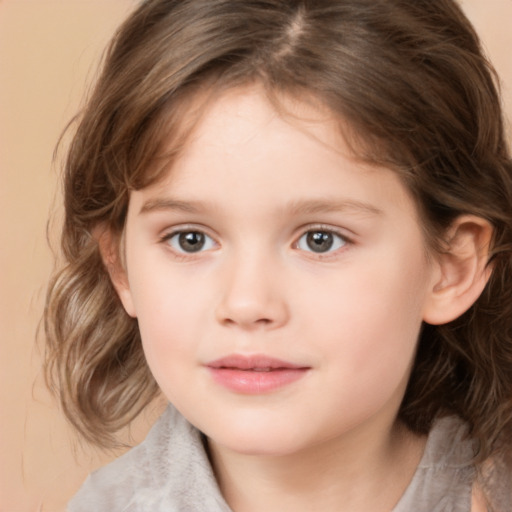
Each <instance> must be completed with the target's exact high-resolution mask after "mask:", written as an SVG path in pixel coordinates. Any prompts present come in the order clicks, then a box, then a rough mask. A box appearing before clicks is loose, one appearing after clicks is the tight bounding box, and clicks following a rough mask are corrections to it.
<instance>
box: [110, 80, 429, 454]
mask: <svg viewBox="0 0 512 512" xmlns="http://www.w3.org/2000/svg"><path fill="white" fill-rule="evenodd" d="M287 107H288V108H289V109H290V110H291V111H292V112H293V113H295V114H297V115H298V117H300V118H301V120H300V121H299V120H295V119H294V120H293V121H286V120H284V119H283V118H282V117H280V116H279V115H278V114H277V113H276V111H275V110H274V109H273V108H272V106H271V105H270V104H269V103H268V101H267V100H266V98H265V96H264V94H263V93H262V92H261V91H260V90H259V89H258V88H257V87H252V88H244V89H237V90H231V91H230V92H228V93H226V94H224V95H223V96H221V97H220V98H219V99H217V100H216V102H215V103H214V104H213V105H211V106H210V108H209V109H208V110H207V111H206V112H205V114H204V117H203V119H202V121H201V122H200V124H199V125H198V127H197V128H196V130H195V132H194V134H193V136H192V137H191V139H190V141H189V143H188V145H187V147H186V148H185V150H184V152H183V155H182V157H181V158H180V159H179V161H178V162H177V163H175V164H174V165H173V168H172V171H171V172H169V174H168V175H167V177H166V178H165V180H162V181H161V182H159V183H158V184H155V185H152V186H150V187H148V188H146V189H143V190H141V191H136V192H133V193H132V195H131V199H130V205H129V211H128V217H127V224H126V238H125V251H126V272H127V280H126V283H125V284H121V285H118V290H119V291H120V295H121V298H122V300H123V303H124V305H125V307H126V309H127V311H128V313H129V314H131V315H132V316H136V317H137V318H138V322H139V326H140V331H141V335H142V341H143V346H144V350H145V354H146V357H147V361H148V364H149V366H150V368H151V371H152V372H153V374H154V376H155V378H156V380H157V381H158V383H159V385H160V387H161V388H162V390H163V392H164V393H165V394H166V395H167V397H168V399H169V400H170V401H171V402H172V403H173V404H174V405H175V406H176V407H177V408H178V409H179V410H180V411H181V412H182V413H183V415H184V416H185V417H186V418H187V419H188V420H189V421H190V422H191V423H193V424H194V425H195V426H197V427H198V428H199V429H200V430H201V431H203V432H204V433H205V434H206V435H207V436H208V437H209V438H210V440H211V442H213V443H216V444H217V446H223V447H225V448H227V449H231V450H234V451H237V452H243V453H252V454H275V455H282V454H291V453H297V452H299V451H300V450H304V449H307V448H308V447H313V446H315V445H319V444H321V443H325V442H338V441H343V440H349V439H353V438H354V436H367V435H374V434H373V432H383V431H384V430H385V429H386V428H388V427H390V426H391V425H392V424H393V422H394V420H395V417H396V413H397V410H398V408H399V405H400V402H401V399H402V397H403V394H404V390H405V386H406V383H407V380H408V376H409V372H410V369H411V364H412V360H413V356H414V352H415V347H416V341H417V338H418V334H419V331H420V327H421V323H422V318H423V314H424V310H425V308H426V305H427V304H428V300H429V294H430V291H431V290H432V288H433V283H434V280H435V274H436V272H435V265H434V264H431V263H429V260H428V258H427V254H426V252H427V251H426V249H425V243H424V239H423V236H422V231H421V227H420V225H419V222H418V218H417V212H416V209H415V205H414V203H413V201H412V199H411V198H410V197H409V195H408V193H407V191H406V189H405V188H404V186H403V185H402V184H401V182H400V181H399V179H398V177H397V175H396V174H394V173H393V172H391V171H390V170H387V169H382V168H379V169H377V168H370V167H368V166H365V165H363V164H361V163H360V162H358V161H357V160H356V159H355V158H353V157H352V156H351V155H350V154H349V152H348V149H347V148H346V146H345V144H344V142H343V140H342V138H341V137H340V135H339V127H338V126H339V125H338V123H336V122H335V121H334V120H333V119H332V118H331V117H330V116H329V115H328V114H327V113H325V112H322V111H320V110H315V109H314V108H312V107H310V106H307V105H306V104H302V103H300V102H292V101H291V100H288V101H287Z"/></svg>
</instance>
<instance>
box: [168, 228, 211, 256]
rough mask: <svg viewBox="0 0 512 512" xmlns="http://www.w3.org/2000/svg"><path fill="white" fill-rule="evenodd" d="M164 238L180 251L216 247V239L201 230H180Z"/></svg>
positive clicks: (194, 250)
mask: <svg viewBox="0 0 512 512" xmlns="http://www.w3.org/2000/svg"><path fill="white" fill-rule="evenodd" d="M164 240H165V241H166V242H167V243H168V244H169V245H170V246H171V247H172V248H173V249H174V250H175V251H176V252H180V253H195V252H199V251H208V250H209V249H213V247H215V241H214V240H213V239H212V238H211V237H209V236H208V235H206V234H205V233H203V232H201V231H178V232H175V233H172V234H170V235H168V236H166V237H164Z"/></svg>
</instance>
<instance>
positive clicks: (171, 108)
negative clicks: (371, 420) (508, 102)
mask: <svg viewBox="0 0 512 512" xmlns="http://www.w3.org/2000/svg"><path fill="white" fill-rule="evenodd" d="M255 82H257V83H259V84H262V85H263V86H264V88H265V90H266V91H267V92H268V94H269V97H273V98H274V101H276V98H278V97H279V96H278V94H281V93H284V94H286V95H292V96H294V97H297V98H300V97H305V96H309V97H313V98H315V99H316V100H317V101H319V102H321V104H322V105H323V106H325V107H327V108H328V109H329V110H330V111H331V112H332V113H334V114H335V115H336V116H338V118H339V119H340V121H343V126H345V127H347V126H348V127H349V129H348V131H349V132H350V140H351V141H352V142H353V147H354V151H355V152H356V154H357V155H358V156H359V157H360V158H361V159H363V160H365V161H366V162H370V163H375V164H378V165H384V166H386V167H389V168H391V169H392V170H394V171H395V172H397V173H398V174H399V176H400V177H401V179H402V180H403V183H404V184H405V185H406V186H407V188H408V190H409V191H410V193H411V194H412V196H413V197H414V199H415V201H416V204H417V207H418V210H419V212H420V218H421V222H422V225H423V228H424V231H425V236H426V240H427V241H428V243H429V244H430V245H431V246H432V247H433V248H434V250H436V251H442V250H443V246H444V244H443V241H444V240H443V236H444V235H445V233H446V230H447V228H448V227H449V226H450V224H451V223H452V222H453V221H454V219H455V218H456V217H458V216H460V215H462V214H473V215H477V216H479V217H482V218H484V219H486V220H487V221H488V222H489V223H490V224H491V225H492V226H493V229H494V236H493V240H492V247H491V255H490V264H492V267H493V272H492V276H491V278H490V281H489V282H488V284H487V287H486V288H485V290H484V292H483V294H482V295H481V296H480V298H479V299H478V300H477V302H476V303H475V304H474V305H473V306H472V307H471V308H470V310H469V311H467V312H466V313H465V314H464V315H462V316H461V317H460V318H458V319H457V320H455V321H453V322H451V323H449V324H447V325H440V326H432V325H424V326H423V328H422V331H421V335H420V339H419V342H418V349H417V354H416V359H415V362H414V366H413V369H412V374H411V377H410V382H409V385H408V388H407V391H406V394H405V397H404V400H403V403H402V405H401V408H400V411H399V417H400V419H401V420H402V421H403V422H404V423H405V424H406V425H407V426H408V427H409V428H410V429H411V430H412V431H414V432H417V433H428V431H429V429H430V428H431V425H432V423H433V421H434V420H435V419H436V418H437V417H440V416H443V415H448V414H456V415H458V416H459V417H461V418H462V419H463V420H464V421H465V422H467V424H468V426H469V432H470V435H472V436H473V437H474V438H475V439H476V440H477V441H478V442H479V446H480V456H481V459H482V460H484V459H485V458H487V457H488V456H490V455H493V454H495V453H497V452H503V453H505V452H506V453H509V452H508V451H507V450H510V445H511V442H512V162H511V158H510V153H509V148H507V144H506V140H505V129H504V120H503V115H502V111H501V107H500V98H499V94H498V86H497V80H496V77H495V73H494V71H493V69H492V67H491V66H490V64H489V62H488V61H487V60H486V58H485V57H484V55H483V52H482V49H481V46H480V43H479V40H478V37H477V35H476V33H475V31H474V29H473V27H472V26H471V25H470V23H469V21H468V20H467V19H466V17H465V16H464V14H463V13H462V11H461V9H460V8H459V6H458V5H457V4H456V3H455V1H453V0H414V1H412V0H148V1H145V2H143V3H141V4H140V5H139V6H138V7H137V8H136V9H135V11H134V12H133V13H132V14H131V15H130V16H129V18H128V19H127V20H126V21H125V22H124V24H123V25H122V26H121V27H120V28H119V30H118V31H117V33H116V34H115V36H114V38H113V40H112V42H111V44H110V46H109V48H108V49H107V52H106V54H105V58H104V62H103V67H102V71H101V74H100V76H99V78H98V80H97V82H96V85H95V88H94V89H93V90H92V93H91V95H90V97H89V99H88V101H87V103H86V105H85V107H84V109H83V111H82V112H81V113H80V114H79V116H78V117H77V119H76V126H75V128H74V135H73V139H72V141H71V142H70V145H69V149H68V152H67V159H66V162H65V167H64V176H63V179H64V203H65V219H64V225H63V231H62V237H61V246H62V251H63V258H64V264H63V265H62V267H61V268H60V269H59V270H58V271H57V272H56V273H55V275H54V276H53V278H52V281H51V283H50V286H49V289H48V295H47V302H46V309H45V332H46V338H47V355H46V372H47V376H48V379H49V382H50V384H51V385H52V387H54V389H56V390H58V393H59V396H60V399H61V403H62V406H63V409H64V411H65V413H66V415H67V416H68V418H69V419H70V420H71V422H72V423H73V424H74V425H75V426H76V427H77V428H78V430H79V431H80V432H81V433H82V434H83V435H84V436H85V438H86V439H88V440H89V441H94V442H95V443H98V444H100V445H103V446H110V445H112V444H113V443H115V439H116V438H115V433H116V432H117V431H118V430H119V429H120V428H121V427H123V426H124V425H126V424H128V423H129V422H130V421H131V420H132V419H133V418H134V417H135V416H136V415H137V414H138V413H139V412H140V411H141V410H142V408H143V407H144V406H145V405H147V404H148V403H149V402H150V401H151V399H152V398H154V397H155V396H156V394H157V393H158V388H157V385H156V383H155V381H154V379H153V377H152V375H151V373H150V371H149V369H148V366H147V364H146V362H145V358H144V354H143V351H142V346H141V341H140V335H139V330H138V326H137V320H136V319H133V318H131V317H130V316H128V315H127V314H126V312H125V311H124V309H123V307H122V305H121V302H120V300H119V298H118V296H117V294H116V292H115V290H114V287H113V285H112V283H111V279H110V277H109V273H108V269H107V268H106V265H105V263H104V262H103V260H102V257H101V255H100V251H99V244H98V238H99V236H98V233H101V232H105V231H106V232H109V233H111V234H113V235H114V236H116V237H118V238H122V232H123V227H124V223H125V217H126V212H127V206H128V201H129V196H130V191H131V190H139V189H141V188H144V187H146V186H147V185H149V184H150V183H153V182H155V181H156V180H158V179H159V178H160V177H161V175H162V173H163V172H164V168H165V169H166V168H167V165H168V164H169V162H171V163H172V159H173V158H175V157H176V156H178V155H179V152H180V151H181V150H182V149H183V147H184V146H185V143H186V140H187V135H188V134H189V133H190V131H191V129H192V127H193V126H194V123H195V122H196V121H197V119H198V118H199V116H200V111H201V108H200V107H198V105H199V101H200V100H199V98H203V99H204V97H205V94H204V92H205V91H207V92H209V97H210V98H213V99H214V98H215V95H216V92H218V91H219V90H220V89H224V90H226V89H229V88H231V87H236V86H239V85H243V84H250V83H255ZM207 96H208V95H207ZM202 101H203V100H202ZM277 101H278V100H277ZM340 126H341V123H340ZM345 129H346V128H345ZM346 130H347V129H346ZM345 135H346V133H345ZM164 142H165V152H164V151H163V145H164ZM164 161H165V165H163V162H164ZM171 172H172V170H171ZM369 315H371V312H369Z"/></svg>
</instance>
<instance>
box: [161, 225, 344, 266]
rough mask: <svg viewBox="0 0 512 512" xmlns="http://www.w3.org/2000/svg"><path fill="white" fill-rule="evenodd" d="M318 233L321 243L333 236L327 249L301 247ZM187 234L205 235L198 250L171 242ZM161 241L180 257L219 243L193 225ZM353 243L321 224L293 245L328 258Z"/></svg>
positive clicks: (194, 253)
mask: <svg viewBox="0 0 512 512" xmlns="http://www.w3.org/2000/svg"><path fill="white" fill-rule="evenodd" d="M318 234H320V235H321V237H320V238H318V237H317V239H318V240H319V241H320V243H322V241H325V240H326V238H325V235H328V236H330V237H331V240H328V241H327V243H328V244H329V242H331V244H330V245H329V246H328V247H327V248H326V250H325V251H315V250H314V249H312V248H311V247H309V249H305V248H301V241H302V240H304V241H305V243H308V242H311V241H315V239H314V238H313V239H310V240H308V239H307V238H308V237H314V235H318ZM187 235H199V237H203V240H202V242H201V240H199V241H198V242H196V243H200V244H201V246H200V247H199V248H198V249H197V251H194V250H192V251H186V250H184V249H183V248H182V247H179V246H178V247H175V246H173V245H172V244H171V243H170V242H171V241H172V240H173V239H175V238H177V239H178V243H180V242H183V241H184V240H181V241H180V240H179V238H180V237H181V236H187ZM322 239H323V240H322ZM190 241H191V242H192V241H193V240H192V239H191V240H190ZM160 242H161V243H164V244H167V245H168V246H169V247H170V249H171V250H172V252H173V253H174V255H175V257H177V258H180V259H190V258H194V257H195V256H197V255H199V254H201V253H203V252H206V251H209V250H211V249H212V248H213V247H214V246H216V245H218V244H217V242H216V241H215V239H214V238H213V237H211V236H210V235H208V234H207V233H206V232H205V230H204V229H202V228H195V227H193V226H191V227H183V228H180V229H177V230H174V231H171V232H168V233H166V234H164V235H163V236H162V237H161V238H160ZM205 244H206V245H207V248H206V249H204V245H205ZM351 244H353V240H351V239H350V238H349V237H347V236H346V235H344V234H342V233H340V232H339V231H338V230H336V229H333V228H331V227H328V226H322V225H319V226H311V227H308V229H306V230H302V231H301V235H300V236H299V238H298V239H297V240H296V241H295V242H294V243H293V245H292V247H293V248H294V249H298V250H301V251H304V252H305V253H309V254H310V255H311V256H310V257H315V258H317V259H327V258H331V257H334V256H335V255H337V254H339V252H343V251H345V250H346V249H347V246H349V245H351ZM333 245H334V249H332V246H333Z"/></svg>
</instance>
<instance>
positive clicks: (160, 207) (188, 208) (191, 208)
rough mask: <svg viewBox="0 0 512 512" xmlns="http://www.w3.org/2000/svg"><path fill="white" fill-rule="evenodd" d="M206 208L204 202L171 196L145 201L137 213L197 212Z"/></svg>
mask: <svg viewBox="0 0 512 512" xmlns="http://www.w3.org/2000/svg"><path fill="white" fill-rule="evenodd" d="M205 209H206V204H205V203H203V202H196V201H179V200H177V199H172V198H155V199H149V200H148V201H146V202H145V203H144V204H143V205H142V207H141V209H140V212H139V214H144V213H150V212H154V211H166V210H171V211H172V210H177V211H182V212H186V213H198V212H201V211H204V210H205Z"/></svg>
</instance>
